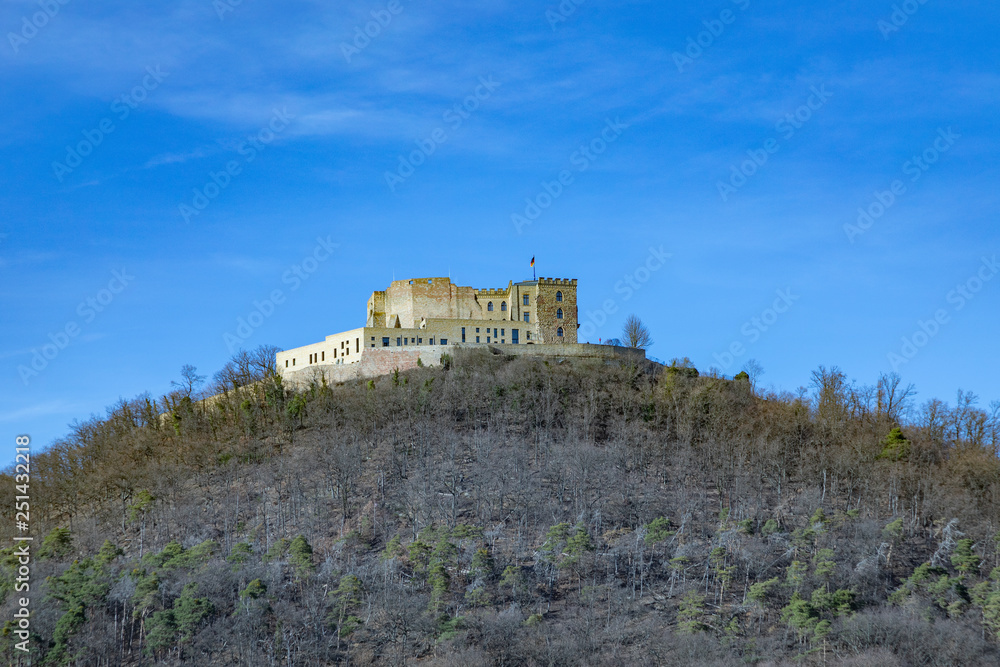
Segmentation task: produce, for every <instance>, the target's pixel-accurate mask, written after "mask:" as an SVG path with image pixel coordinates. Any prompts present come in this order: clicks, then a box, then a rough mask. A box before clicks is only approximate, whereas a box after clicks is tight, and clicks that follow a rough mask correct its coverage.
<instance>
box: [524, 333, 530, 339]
mask: <svg viewBox="0 0 1000 667" xmlns="http://www.w3.org/2000/svg"><path fill="white" fill-rule="evenodd" d="M524 337H525V338H527V339H528V340H531V332H530V331H525V332H524Z"/></svg>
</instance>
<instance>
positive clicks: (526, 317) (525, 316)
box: [524, 313, 531, 322]
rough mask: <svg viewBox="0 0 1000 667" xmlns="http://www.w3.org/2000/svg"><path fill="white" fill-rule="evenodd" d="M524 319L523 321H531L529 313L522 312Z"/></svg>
mask: <svg viewBox="0 0 1000 667" xmlns="http://www.w3.org/2000/svg"><path fill="white" fill-rule="evenodd" d="M524 321H525V322H530V321H531V316H530V314H529V313H525V314H524Z"/></svg>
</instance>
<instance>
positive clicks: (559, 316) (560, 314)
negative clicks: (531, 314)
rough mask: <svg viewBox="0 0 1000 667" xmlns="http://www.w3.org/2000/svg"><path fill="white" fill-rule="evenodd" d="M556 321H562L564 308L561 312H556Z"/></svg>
mask: <svg viewBox="0 0 1000 667" xmlns="http://www.w3.org/2000/svg"><path fill="white" fill-rule="evenodd" d="M556 319H557V320H561V319H562V308H560V309H559V310H557V311H556Z"/></svg>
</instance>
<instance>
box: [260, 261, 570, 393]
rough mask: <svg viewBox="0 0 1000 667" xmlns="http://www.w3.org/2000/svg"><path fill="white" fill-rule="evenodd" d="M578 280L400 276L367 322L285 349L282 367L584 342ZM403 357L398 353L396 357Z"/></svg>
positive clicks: (372, 306)
mask: <svg viewBox="0 0 1000 667" xmlns="http://www.w3.org/2000/svg"><path fill="white" fill-rule="evenodd" d="M579 326H580V322H579V311H578V309H577V301H576V278H539V279H537V280H524V281H519V282H513V281H509V282H508V283H507V286H506V287H488V288H484V289H475V288H473V287H469V286H464V285H456V284H455V283H453V282H452V281H451V278H447V277H443V276H441V277H430V278H406V279H403V280H393V281H392V282H391V283H390V284H389V287H388V288H387V289H385V290H376V291H374V292H372V293H371V296H370V297H369V298H368V303H367V307H366V309H365V319H364V325H363V326H362V327H360V328H358V329H352V330H350V331H345V332H342V333H339V334H333V335H330V336H327V337H326V339H325V340H323V341H322V342H319V343H312V344H310V345H305V346H302V347H298V348H295V349H292V350H286V351H284V352H279V353H278V355H277V357H276V361H277V364H278V367H279V368H280V369H281V372H282V373H283V374H284V373H292V374H294V373H300V372H303V371H304V370H306V369H314V368H320V367H322V368H326V367H334V366H345V365H355V364H358V363H360V362H362V361H363V360H364V359H365V358H366V355H368V356H372V355H375V356H377V357H378V356H380V355H381V354H382V352H384V351H386V350H393V351H394V352H395V351H410V350H420V349H424V348H427V347H433V346H440V347H444V346H449V345H497V344H499V345H512V346H515V347H518V346H528V345H530V346H532V349H537V346H553V347H559V348H565V347H566V346H572V345H576V344H577V329H579ZM390 356H396V355H390Z"/></svg>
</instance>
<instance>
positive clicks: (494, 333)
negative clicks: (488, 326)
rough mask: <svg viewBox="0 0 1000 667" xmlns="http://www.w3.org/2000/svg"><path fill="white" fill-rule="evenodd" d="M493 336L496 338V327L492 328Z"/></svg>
mask: <svg viewBox="0 0 1000 667" xmlns="http://www.w3.org/2000/svg"><path fill="white" fill-rule="evenodd" d="M493 337H494V338H496V337H497V330H496V329H494V330H493Z"/></svg>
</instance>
